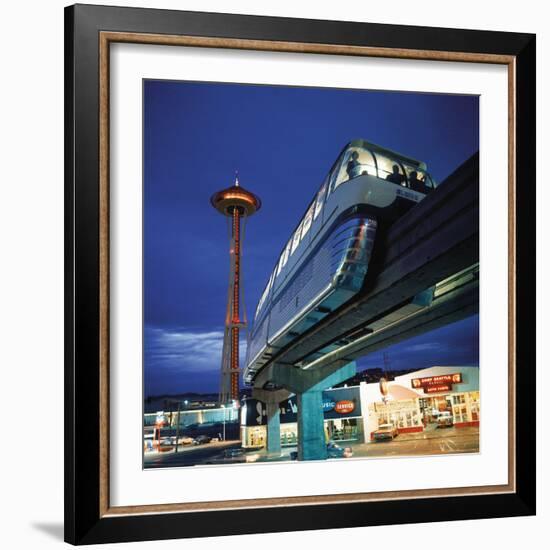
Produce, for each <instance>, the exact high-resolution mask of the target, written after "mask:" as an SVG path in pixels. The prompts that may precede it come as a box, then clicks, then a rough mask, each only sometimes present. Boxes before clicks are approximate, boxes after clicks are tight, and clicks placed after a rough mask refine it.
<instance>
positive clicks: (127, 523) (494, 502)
mask: <svg viewBox="0 0 550 550" xmlns="http://www.w3.org/2000/svg"><path fill="white" fill-rule="evenodd" d="M114 43H141V44H150V45H159V46H161V45H171V46H181V47H189V46H191V47H197V48H223V49H230V50H243V49H244V50H253V51H257V52H281V51H283V52H287V53H301V54H308V53H311V54H327V55H348V56H364V57H379V58H389V59H404V60H407V59H414V60H426V61H428V60H438V61H452V62H464V63H468V62H475V63H489V64H496V65H505V66H506V67H507V70H508V93H509V98H508V144H509V145H508V189H507V201H508V231H509V233H508V243H509V244H508V251H509V253H508V284H509V294H508V313H509V327H508V337H509V348H508V357H509V363H508V372H507V373H506V376H507V381H508V384H507V385H508V396H507V398H508V404H509V419H508V435H509V444H508V450H509V451H508V452H509V455H508V461H509V462H508V464H509V473H508V483H507V484H504V485H498V486H487V487H459V488H438V489H423V490H412V491H397V492H396V491H394V492H386V493H379V494H365V493H355V494H349V493H347V494H343V495H323V496H318V495H317V496H313V495H312V496H305V497H304V496H301V497H293V496H288V497H282V498H281V497H279V498H267V499H258V500H249V501H219V502H198V503H191V504H189V503H187V504H182V503H173V504H161V505H158V504H157V505H155V504H151V505H150V506H126V507H112V506H111V504H110V498H109V483H110V476H109V460H110V458H109V448H110V441H109V426H110V423H109V422H110V420H109V410H110V399H111V396H110V386H109V356H110V345H111V344H112V342H111V341H110V338H111V335H110V331H109V265H110V264H109V262H110V246H109V234H110V233H109V231H110V229H109V227H110V226H109V224H110V219H109V216H110V210H109V207H110V204H109V164H110V161H112V159H110V147H109V145H110V135H109V120H110V119H109V116H110V111H109V107H110V105H109V81H110V58H109V51H110V47H111V45H112V44H114ZM535 43H536V41H535V36H534V35H531V34H520V33H504V32H494V31H472V30H459V29H442V28H428V27H412V26H401V25H382V24H374V23H355V22H335V21H318V20H305V19H287V18H274V17H258V16H247V15H229V14H218V13H199V12H184V11H169V10H157V9H141V8H118V7H105V6H93V5H76V6H70V7H68V8H66V10H65V227H66V241H65V540H66V541H67V542H69V543H72V544H93V543H105V542H129V541H141V540H155V539H168V538H185V537H206V536H220V535H230V534H245V533H266V532H277V531H297V530H307V529H328V528H342V527H355V526H367V525H386V524H395V523H416V522H426V521H449V520H464V519H482V518H495V517H506V516H524V515H533V514H534V513H535V454H536V452H535V451H536V443H535V423H536V415H535V392H534V388H535V387H536V386H535V384H536V380H535V315H534V311H535V253H534V247H535V238H536V236H535V186H534V182H535V60H536V55H535ZM522 182H524V183H525V182H528V184H525V185H522Z"/></svg>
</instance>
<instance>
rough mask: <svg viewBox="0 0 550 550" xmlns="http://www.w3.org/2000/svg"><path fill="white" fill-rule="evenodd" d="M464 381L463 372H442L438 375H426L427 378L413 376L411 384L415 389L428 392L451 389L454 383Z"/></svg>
mask: <svg viewBox="0 0 550 550" xmlns="http://www.w3.org/2000/svg"><path fill="white" fill-rule="evenodd" d="M461 383H462V373H460V372H455V373H453V374H440V375H438V376H426V377H425V378H413V379H412V380H411V386H412V387H413V388H414V389H422V390H423V391H424V392H426V393H435V392H440V391H450V390H451V389H452V385H453V384H461Z"/></svg>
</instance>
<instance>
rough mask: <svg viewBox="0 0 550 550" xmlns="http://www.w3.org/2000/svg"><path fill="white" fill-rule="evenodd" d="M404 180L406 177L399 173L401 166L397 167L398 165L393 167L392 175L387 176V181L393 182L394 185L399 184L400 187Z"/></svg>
mask: <svg viewBox="0 0 550 550" xmlns="http://www.w3.org/2000/svg"><path fill="white" fill-rule="evenodd" d="M404 179H405V177H404V176H403V174H400V173H399V166H397V164H394V165H393V166H392V173H391V174H388V175H387V176H386V180H387V181H391V182H392V183H397V184H398V185H401V184H402V183H403V181H404Z"/></svg>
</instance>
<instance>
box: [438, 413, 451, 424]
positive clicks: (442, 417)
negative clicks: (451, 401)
mask: <svg viewBox="0 0 550 550" xmlns="http://www.w3.org/2000/svg"><path fill="white" fill-rule="evenodd" d="M452 425H453V415H452V414H451V412H450V411H445V412H442V413H440V414H439V416H438V417H437V427H438V428H451V427H452Z"/></svg>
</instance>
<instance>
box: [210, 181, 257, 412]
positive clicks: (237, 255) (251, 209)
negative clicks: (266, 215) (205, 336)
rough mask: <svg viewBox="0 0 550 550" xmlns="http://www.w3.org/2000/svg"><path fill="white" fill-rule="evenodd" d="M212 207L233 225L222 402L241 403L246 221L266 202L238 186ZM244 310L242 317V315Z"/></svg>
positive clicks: (217, 198) (215, 199)
mask: <svg viewBox="0 0 550 550" xmlns="http://www.w3.org/2000/svg"><path fill="white" fill-rule="evenodd" d="M210 202H211V203H212V206H213V207H214V208H215V209H216V210H217V211H218V212H219V213H220V214H223V215H224V216H226V217H227V218H228V224H229V226H230V227H229V258H230V268H229V288H228V293H227V310H226V315H225V329H224V337H223V349H222V364H221V381H220V393H219V400H220V403H222V404H224V403H230V402H232V401H237V402H238V400H239V372H240V361H239V341H240V330H241V329H242V328H245V327H246V325H247V320H246V310H245V308H244V304H241V300H242V280H241V257H242V250H241V242H242V238H243V234H244V226H245V222H246V218H248V217H250V216H252V215H253V214H254V213H255V212H257V211H258V210H259V209H260V207H261V205H262V203H261V201H260V199H259V197H257V196H256V195H254V194H253V193H251V192H250V191H247V190H246V189H244V187H241V185H239V178H238V176H237V175H236V176H235V183H234V184H233V185H232V186H231V187H228V188H227V189H222V190H221V191H218V192H217V193H214V194H213V195H212V197H211V198H210ZM241 309H242V315H241Z"/></svg>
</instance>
